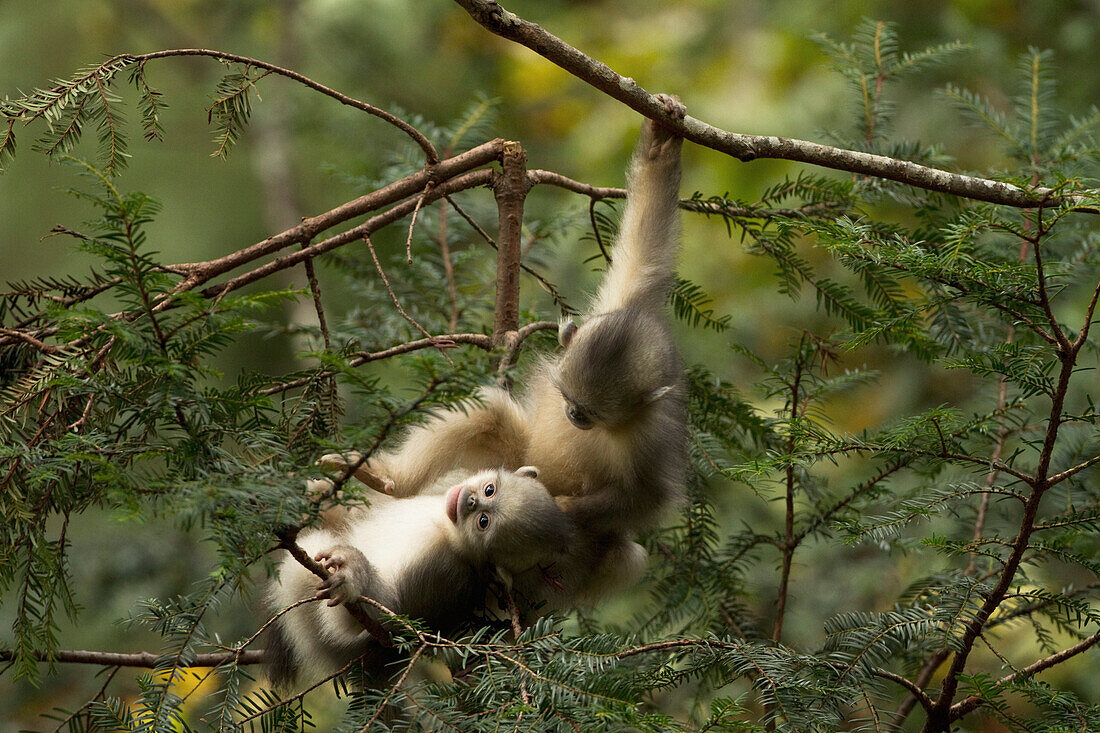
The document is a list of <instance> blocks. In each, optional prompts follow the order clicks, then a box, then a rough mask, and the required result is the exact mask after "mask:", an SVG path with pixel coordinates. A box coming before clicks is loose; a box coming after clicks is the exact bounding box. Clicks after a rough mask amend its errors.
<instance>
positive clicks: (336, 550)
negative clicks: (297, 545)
mask: <svg viewBox="0 0 1100 733" xmlns="http://www.w3.org/2000/svg"><path fill="white" fill-rule="evenodd" d="M313 559H314V560H316V561H317V562H319V563H321V567H323V568H324V569H325V572H327V573H328V574H329V576H328V579H327V580H324V581H322V582H321V583H319V584H318V585H317V594H316V597H317V598H320V599H328V605H330V606H339V605H340V604H341V603H348V602H349V601H354V600H358V598H359V596H361V595H363V590H364V589H365V588H366V585H367V580H368V577H369V575H370V564H369V563H368V562H367V558H366V557H364V556H363V553H362V552H360V551H359V550H357V549H355V548H354V547H348V546H347V545H337V546H336V547H331V548H329V549H327V550H324V551H322V552H318V553H317V554H316V555H314V556H313Z"/></svg>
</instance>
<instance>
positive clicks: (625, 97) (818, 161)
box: [455, 0, 1096, 212]
mask: <svg viewBox="0 0 1100 733" xmlns="http://www.w3.org/2000/svg"><path fill="white" fill-rule="evenodd" d="M455 2H457V3H458V4H459V5H461V6H462V8H463V9H464V10H465V11H466V12H467V13H469V14H470V17H472V18H473V19H474V20H475V21H477V22H478V23H479V24H481V25H482V26H483V27H485V28H486V29H487V30H489V31H490V32H492V33H495V34H496V35H498V36H500V37H502V38H506V39H508V40H510V41H514V42H516V43H519V44H521V45H523V46H526V47H527V48H529V49H531V50H532V51H534V52H535V53H537V54H539V55H540V56H542V57H543V58H545V59H547V60H548V61H550V62H552V63H554V64H556V65H557V66H560V67H561V68H562V69H564V70H566V71H568V72H569V73H570V74H572V75H574V76H576V77H577V78H578V79H580V80H581V81H583V82H585V83H587V84H589V85H591V86H593V87H595V88H596V89H599V90H600V91H601V92H603V93H605V94H607V95H608V96H610V97H612V98H613V99H617V100H618V101H620V102H622V103H623V104H625V105H627V106H628V107H630V108H631V109H633V110H635V111H636V112H638V113H640V114H642V115H644V116H646V117H648V118H650V119H653V120H657V121H659V122H660V123H661V124H662V125H664V126H666V127H668V128H670V129H672V130H674V131H675V132H676V134H678V135H680V136H682V137H683V138H684V139H686V140H691V141H692V142H694V143H698V144H699V145H703V146H705V147H708V148H711V149H712V150H717V151H718V152H721V153H726V154H728V155H732V156H733V157H735V158H737V159H738V160H741V161H746V162H747V161H750V160H755V159H757V158H778V159H782V160H793V161H798V162H800V163H809V164H811V165H817V166H822V167H824V168H832V169H834V170H840V171H848V172H850V173H859V174H862V175H866V176H874V177H876V178H885V179H888V180H891V181H898V182H899V183H905V184H908V185H910V186H916V187H917V188H923V189H927V190H929V191H940V192H942V193H949V194H953V195H955V196H962V197H965V198H970V199H977V200H978V201H988V202H990V203H994V204H1004V205H1006V206H1016V207H1019V208H1033V207H1036V206H1047V207H1052V206H1058V205H1059V204H1061V203H1063V202H1066V201H1074V200H1076V197H1074V196H1073V195H1060V194H1056V193H1055V192H1054V191H1053V190H1051V189H1049V188H1037V189H1034V190H1031V191H1029V190H1027V189H1023V188H1020V187H1019V186H1014V185H1012V184H1010V183H1002V182H1000V181H992V180H988V179H985V178H975V177H972V176H964V175H960V174H958V173H950V172H948V171H943V170H939V169H936V168H929V167H927V166H923V165H918V164H916V163H910V162H908V161H903V160H895V159H893V158H887V157H885V156H882V155H872V154H870V153H863V152H859V151H855V150H844V149H842V148H835V147H832V146H829V145H820V144H818V143H813V142H808V141H805V140H794V139H791V138H783V137H774V136H763V135H742V134H739V133H735V132H727V131H726V130H722V129H719V128H717V127H713V126H712V125H709V124H707V123H705V122H703V121H702V120H697V119H695V118H694V117H691V116H685V117H684V118H683V119H682V120H674V119H671V118H670V117H669V116H668V112H667V110H666V109H665V107H664V105H663V104H661V102H660V101H659V100H658V99H657V98H656V97H654V96H653V95H652V94H650V93H649V92H647V91H646V90H645V89H643V88H642V87H641V86H639V85H638V83H637V82H635V81H634V80H633V79H630V78H628V77H623V76H621V75H619V74H618V73H616V72H615V71H614V70H612V69H611V68H610V67H609V66H607V65H606V64H604V63H602V62H600V61H597V60H596V59H593V58H591V57H590V56H587V55H585V54H584V53H582V52H581V51H579V50H577V49H576V48H574V47H573V46H570V45H569V44H568V43H566V42H564V41H562V40H561V39H560V38H558V37H556V36H554V35H552V34H551V33H548V32H547V31H545V30H543V29H542V28H541V27H539V26H538V25H535V24H534V23H531V22H529V21H527V20H524V19H523V18H520V17H519V16H517V15H515V14H514V13H510V12H508V11H507V10H505V9H504V8H503V7H501V6H500V3H498V2H497V1H496V0H455ZM1082 210H1084V211H1089V212H1095V211H1096V210H1095V209H1091V208H1084V209H1082Z"/></svg>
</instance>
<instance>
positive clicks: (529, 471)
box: [516, 466, 539, 478]
mask: <svg viewBox="0 0 1100 733" xmlns="http://www.w3.org/2000/svg"><path fill="white" fill-rule="evenodd" d="M516 475H517V476H526V477H527V478H538V477H539V470H538V469H537V468H535V467H534V466H520V467H519V468H517V469H516Z"/></svg>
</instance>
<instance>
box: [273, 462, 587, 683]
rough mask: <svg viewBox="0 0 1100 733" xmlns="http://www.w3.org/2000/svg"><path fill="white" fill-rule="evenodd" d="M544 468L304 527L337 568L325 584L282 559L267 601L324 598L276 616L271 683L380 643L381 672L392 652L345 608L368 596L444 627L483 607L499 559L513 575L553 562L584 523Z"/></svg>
mask: <svg viewBox="0 0 1100 733" xmlns="http://www.w3.org/2000/svg"><path fill="white" fill-rule="evenodd" d="M537 477H538V471H537V470H536V469H535V468H534V467H531V466H524V467H522V468H519V469H518V470H516V471H515V472H511V471H506V470H503V469H495V470H487V471H481V472H479V473H477V474H475V475H473V476H468V477H466V478H465V479H464V480H462V481H460V482H459V483H455V484H454V485H453V486H451V485H450V483H451V482H443V483H441V484H440V485H438V486H436V487H433V489H432V490H431V491H429V492H428V493H426V494H422V495H420V496H416V497H412V498H408V499H395V498H392V497H388V496H377V497H373V498H372V500H371V505H370V506H369V507H366V508H354V509H352V510H349V512H348V513H347V515H346V517H345V518H344V521H343V523H342V525H341V526H340V527H338V528H322V529H316V530H313V531H310V532H306V533H303V534H302V535H301V537H300V538H299V544H300V545H301V546H302V548H303V549H304V550H305V551H306V552H307V553H309V554H310V555H312V556H313V558H314V559H315V560H317V561H318V562H319V563H321V565H322V566H323V567H324V568H325V569H326V570H327V571H328V573H329V577H328V578H327V579H326V580H324V581H321V582H320V583H319V582H318V578H317V577H316V576H315V575H314V574H313V573H311V572H310V571H308V570H307V569H305V568H303V567H302V566H301V565H299V564H298V563H296V562H294V561H293V560H291V559H284V560H283V561H282V563H281V565H280V570H279V579H278V581H275V582H273V583H272V585H271V587H270V590H269V592H268V597H269V600H270V602H271V605H272V607H273V608H275V609H281V608H285V607H287V606H290V605H291V604H293V603H295V602H296V601H299V600H301V599H304V598H310V597H316V598H319V599H324V600H326V601H327V603H309V604H305V605H303V606H299V607H297V608H294V609H292V610H290V611H288V612H287V613H285V614H284V615H282V616H281V617H280V618H279V619H278V622H277V623H276V625H275V627H274V632H273V639H272V641H271V643H270V645H269V649H271V652H270V653H271V678H272V681H273V682H275V683H276V684H286V683H288V682H292V681H293V680H294V679H295V678H296V676H297V674H298V672H299V670H301V669H302V668H307V669H309V670H310V671H311V672H312V673H326V674H330V673H332V672H334V671H335V670H337V669H340V668H341V667H342V666H344V665H345V664H347V663H348V662H349V661H351V660H352V659H354V658H356V657H359V656H361V655H363V654H365V653H368V652H371V651H372V649H373V650H375V654H374V655H373V659H374V660H375V661H376V662H377V663H376V665H375V666H376V667H378V668H377V669H374V670H372V672H374V673H376V674H380V673H381V669H380V667H381V664H382V660H383V658H384V655H381V654H380V653H378V652H379V651H380V650H378V646H377V644H376V643H375V642H374V640H373V639H372V637H371V636H370V635H369V634H368V633H367V631H366V630H365V629H364V628H363V627H362V626H361V625H360V624H359V622H357V621H356V620H355V619H354V618H353V617H352V616H351V614H349V613H348V612H347V611H346V610H345V609H343V608H341V607H340V606H341V605H342V604H345V603H348V602H350V601H355V600H357V599H358V598H359V597H360V596H367V597H369V598H372V599H374V600H376V601H378V602H379V603H381V604H382V605H383V606H385V607H387V608H388V609H390V610H391V611H393V612H395V613H398V614H402V615H405V616H409V617H412V618H419V619H423V620H424V622H425V623H426V624H427V625H428V626H429V627H431V628H434V629H437V630H440V631H443V632H446V631H449V630H451V629H454V628H457V627H458V626H460V625H461V624H462V623H463V622H464V621H468V620H469V618H470V617H471V615H472V614H473V612H474V611H475V610H476V609H477V608H478V607H480V606H481V605H482V604H483V602H484V599H485V587H486V583H487V581H488V579H489V577H490V572H491V568H492V567H496V568H498V569H499V570H500V572H501V574H502V575H503V576H504V577H509V575H510V574H520V573H524V572H525V571H530V569H532V568H535V567H536V566H538V565H539V564H540V563H546V564H547V566H548V567H549V566H552V564H553V563H554V560H555V558H557V557H558V556H562V555H563V554H564V552H565V548H567V547H570V546H571V545H572V544H573V543H574V539H575V533H576V530H575V528H574V525H573V522H572V521H571V520H570V519H569V517H568V516H566V514H565V513H564V512H563V511H562V510H561V509H559V508H558V506H557V505H556V504H555V502H554V499H553V498H552V497H551V496H550V494H549V493H547V491H546V488H545V487H544V486H543V485H542V484H541V483H540V482H539V481H538V480H537ZM448 487H449V488H448ZM369 613H371V614H372V615H377V612H376V611H374V610H373V609H371V610H370V612H369ZM368 659H371V657H370V656H368Z"/></svg>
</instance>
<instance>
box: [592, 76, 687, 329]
mask: <svg viewBox="0 0 1100 733" xmlns="http://www.w3.org/2000/svg"><path fill="white" fill-rule="evenodd" d="M657 96H658V98H659V99H660V100H661V101H662V102H663V103H664V105H665V109H666V110H667V111H668V115H669V117H672V118H676V119H682V118H683V117H684V105H682V104H681V103H680V100H679V99H677V98H676V97H673V96H667V95H663V94H660V95H657ZM682 143H683V140H682V138H680V137H678V136H676V135H674V134H673V133H672V132H670V131H669V130H668V129H667V128H665V127H662V126H661V125H660V124H659V123H656V122H654V121H653V120H648V119H647V120H646V121H645V123H643V125H642V135H641V139H640V140H639V142H638V147H637V148H636V149H635V151H634V157H633V158H632V159H631V163H630V171H629V173H628V174H627V185H626V189H627V195H626V208H625V210H624V211H623V220H622V224H621V226H620V227H619V236H618V238H617V239H616V241H615V244H614V246H613V247H612V250H611V258H612V262H611V266H610V267H609V269H608V271H607V275H606V276H605V277H604V279H603V282H602V283H601V284H600V289H599V292H598V293H597V295H596V299H595V301H594V302H593V304H592V308H591V313H593V314H598V313H609V312H611V311H613V310H618V309H620V308H628V307H632V308H641V309H643V310H645V311H647V312H649V313H660V312H662V309H663V308H664V304H665V298H666V297H667V295H668V291H669V289H670V288H671V286H672V282H673V273H674V272H675V269H676V260H677V254H678V251H679V246H678V241H679V230H680V227H679V216H680V212H679V203H680V202H679V192H680V148H681V147H682Z"/></svg>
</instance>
